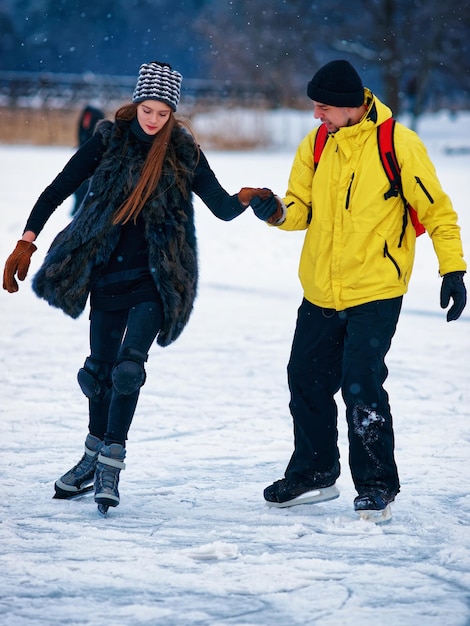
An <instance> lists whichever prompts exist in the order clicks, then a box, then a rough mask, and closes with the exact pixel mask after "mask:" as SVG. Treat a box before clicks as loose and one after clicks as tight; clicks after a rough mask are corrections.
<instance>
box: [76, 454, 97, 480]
mask: <svg viewBox="0 0 470 626" xmlns="http://www.w3.org/2000/svg"><path fill="white" fill-rule="evenodd" d="M97 458H98V454H96V455H95V456H90V455H88V454H84V455H83V456H82V458H81V459H80V461H79V462H78V463H77V464H76V465H74V466H73V467H72V469H71V470H70V473H71V474H76V475H80V474H86V473H87V472H89V471H90V470H91V469H92V468H93V467H94V466H95V464H96V460H97Z"/></svg>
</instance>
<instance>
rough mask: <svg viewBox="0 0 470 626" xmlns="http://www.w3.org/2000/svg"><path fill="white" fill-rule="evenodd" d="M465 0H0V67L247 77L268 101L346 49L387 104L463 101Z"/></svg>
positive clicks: (297, 91)
mask: <svg viewBox="0 0 470 626" xmlns="http://www.w3.org/2000/svg"><path fill="white" fill-rule="evenodd" d="M469 36H470V2H460V3H459V2H442V0H354V1H351V0H315V1H313V2H312V1H307V0H271V1H269V2H267V1H266V0H231V1H228V0H182V1H180V2H178V1H175V0H99V1H97V0H0V70H3V71H5V70H8V71H15V72H22V71H23V72H51V73H80V74H82V73H94V74H107V75H125V76H127V75H129V76H135V75H136V73H137V71H138V67H139V65H140V63H142V62H144V61H150V60H161V61H167V62H169V63H171V64H172V65H173V66H174V67H175V68H177V69H178V70H180V71H181V72H182V74H183V75H184V76H185V77H186V78H199V79H208V78H210V79H216V80H225V81H226V80H231V81H238V82H244V83H250V82H251V83H253V84H254V85H259V86H262V87H266V88H269V89H271V91H272V90H273V87H274V93H275V94H276V95H275V96H274V98H273V100H274V101H273V103H272V104H273V106H291V105H292V104H294V103H295V102H298V100H299V98H305V85H306V82H307V81H308V80H309V79H310V78H311V76H312V74H313V72H314V71H315V70H316V69H317V68H318V66H319V65H321V64H322V63H324V62H327V61H328V60H330V59H332V58H346V59H348V60H350V61H351V62H352V63H353V64H354V65H356V67H357V68H358V69H359V71H361V73H362V74H363V76H364V77H365V82H366V84H367V85H368V86H370V87H371V88H373V90H374V91H376V92H377V93H378V94H379V96H380V97H382V98H383V99H384V100H385V101H386V102H387V103H388V104H389V105H390V106H391V107H392V109H393V110H394V111H395V112H400V110H401V109H403V108H404V107H408V108H410V109H412V110H414V112H415V113H416V114H419V113H420V112H421V111H422V110H423V108H436V107H446V108H451V109H455V110H458V109H461V108H468V106H469V100H470V62H469V58H470V55H469V45H470V44H469V41H470V37H469Z"/></svg>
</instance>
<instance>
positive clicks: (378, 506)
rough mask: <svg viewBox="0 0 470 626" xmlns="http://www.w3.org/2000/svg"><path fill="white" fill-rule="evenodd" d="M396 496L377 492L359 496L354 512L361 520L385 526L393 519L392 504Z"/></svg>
mask: <svg viewBox="0 0 470 626" xmlns="http://www.w3.org/2000/svg"><path fill="white" fill-rule="evenodd" d="M394 500H395V496H393V495H391V494H387V493H385V492H375V493H369V494H364V495H361V496H357V498H355V500H354V510H355V511H356V513H358V515H359V518H360V519H361V520H364V521H366V522H373V523H374V524H383V523H384V522H388V521H389V520H390V519H391V518H392V509H391V506H390V503H391V502H393V501H394Z"/></svg>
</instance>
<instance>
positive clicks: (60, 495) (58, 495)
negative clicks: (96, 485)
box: [52, 483, 93, 500]
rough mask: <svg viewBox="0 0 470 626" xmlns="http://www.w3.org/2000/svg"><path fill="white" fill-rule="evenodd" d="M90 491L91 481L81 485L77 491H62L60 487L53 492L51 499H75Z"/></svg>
mask: <svg viewBox="0 0 470 626" xmlns="http://www.w3.org/2000/svg"><path fill="white" fill-rule="evenodd" d="M90 491H93V483H92V484H91V485H87V486H86V487H83V489H80V490H79V491H63V490H62V489H60V490H59V491H56V492H55V494H54V495H53V496H52V498H53V500H76V499H78V498H80V497H81V496H85V495H86V494H87V493H90Z"/></svg>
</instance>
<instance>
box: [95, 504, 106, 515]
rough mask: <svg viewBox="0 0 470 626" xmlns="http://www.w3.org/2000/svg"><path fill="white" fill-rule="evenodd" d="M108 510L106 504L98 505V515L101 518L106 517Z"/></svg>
mask: <svg viewBox="0 0 470 626" xmlns="http://www.w3.org/2000/svg"><path fill="white" fill-rule="evenodd" d="M108 509H109V505H108V504H98V513H99V514H100V515H101V516H102V517H108Z"/></svg>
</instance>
